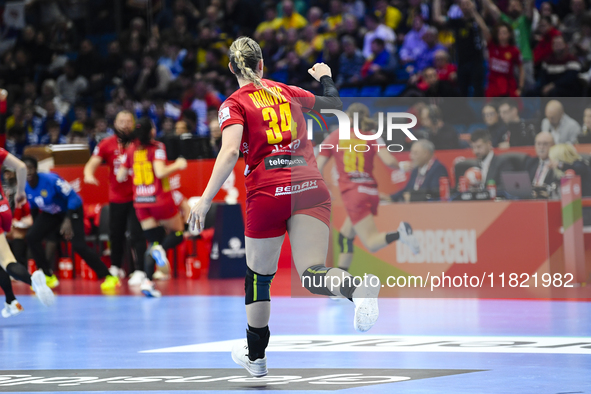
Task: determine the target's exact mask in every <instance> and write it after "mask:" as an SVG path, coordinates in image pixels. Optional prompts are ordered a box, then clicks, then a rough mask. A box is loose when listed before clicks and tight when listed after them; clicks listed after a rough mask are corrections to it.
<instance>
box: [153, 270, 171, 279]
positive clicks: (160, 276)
mask: <svg viewBox="0 0 591 394" xmlns="http://www.w3.org/2000/svg"><path fill="white" fill-rule="evenodd" d="M152 279H154V280H169V279H170V275H167V274H165V273H164V272H162V271H160V270H159V269H157V270H156V272H154V275H152Z"/></svg>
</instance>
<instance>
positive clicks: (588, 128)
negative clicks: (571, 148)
mask: <svg viewBox="0 0 591 394" xmlns="http://www.w3.org/2000/svg"><path fill="white" fill-rule="evenodd" d="M577 140H578V142H579V144H591V107H587V108H585V111H584V112H583V127H582V129H581V134H579V137H578V138H577Z"/></svg>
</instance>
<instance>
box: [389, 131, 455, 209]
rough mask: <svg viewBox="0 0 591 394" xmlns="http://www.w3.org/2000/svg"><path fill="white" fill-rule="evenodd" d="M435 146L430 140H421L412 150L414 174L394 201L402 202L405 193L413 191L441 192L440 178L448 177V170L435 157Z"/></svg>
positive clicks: (394, 195) (393, 197) (395, 196)
mask: <svg viewBox="0 0 591 394" xmlns="http://www.w3.org/2000/svg"><path fill="white" fill-rule="evenodd" d="M434 154H435V145H433V143H432V142H431V141H429V140H425V139H421V140H417V141H416V142H415V143H414V144H412V146H411V148H410V161H411V164H412V168H413V170H412V172H411V173H410V179H409V180H408V183H407V184H406V186H405V187H404V189H402V190H401V191H399V192H398V193H395V194H392V195H391V196H390V198H391V199H392V201H400V200H402V199H403V198H402V196H403V194H404V193H405V192H411V191H413V190H425V191H439V178H441V177H442V176H443V177H446V178H447V176H448V174H447V169H446V168H445V167H444V166H443V164H441V162H440V161H439V160H437V159H436V158H435V157H433V155H434Z"/></svg>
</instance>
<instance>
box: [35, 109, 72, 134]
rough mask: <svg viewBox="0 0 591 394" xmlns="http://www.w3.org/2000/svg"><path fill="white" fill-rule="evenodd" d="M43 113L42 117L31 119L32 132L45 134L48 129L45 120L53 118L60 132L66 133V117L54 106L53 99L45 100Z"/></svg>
mask: <svg viewBox="0 0 591 394" xmlns="http://www.w3.org/2000/svg"><path fill="white" fill-rule="evenodd" d="M44 109H45V114H44V116H43V117H42V118H37V119H36V120H33V133H35V134H37V135H39V136H42V135H45V134H47V132H48V131H49V129H48V127H47V122H49V121H50V120H55V121H56V122H57V123H58V125H59V126H60V129H61V131H62V134H66V133H67V132H68V130H67V129H66V119H65V118H64V116H63V115H62V114H61V113H60V112H59V111H58V110H57V109H56V108H55V104H54V103H53V101H47V102H45V105H44Z"/></svg>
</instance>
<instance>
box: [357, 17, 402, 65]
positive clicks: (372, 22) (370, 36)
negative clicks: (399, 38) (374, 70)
mask: <svg viewBox="0 0 591 394" xmlns="http://www.w3.org/2000/svg"><path fill="white" fill-rule="evenodd" d="M365 26H366V27H367V33H365V36H364V38H363V56H365V58H366V59H367V58H369V57H370V56H371V55H372V44H373V41H374V40H375V39H376V38H380V39H382V41H384V43H385V45H386V49H387V50H388V52H390V53H394V50H395V47H394V43H395V42H396V34H395V33H394V30H392V29H391V28H389V27H388V26H386V25H384V24H382V23H380V21H379V19H378V17H377V16H375V15H374V14H367V15H366V16H365Z"/></svg>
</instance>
